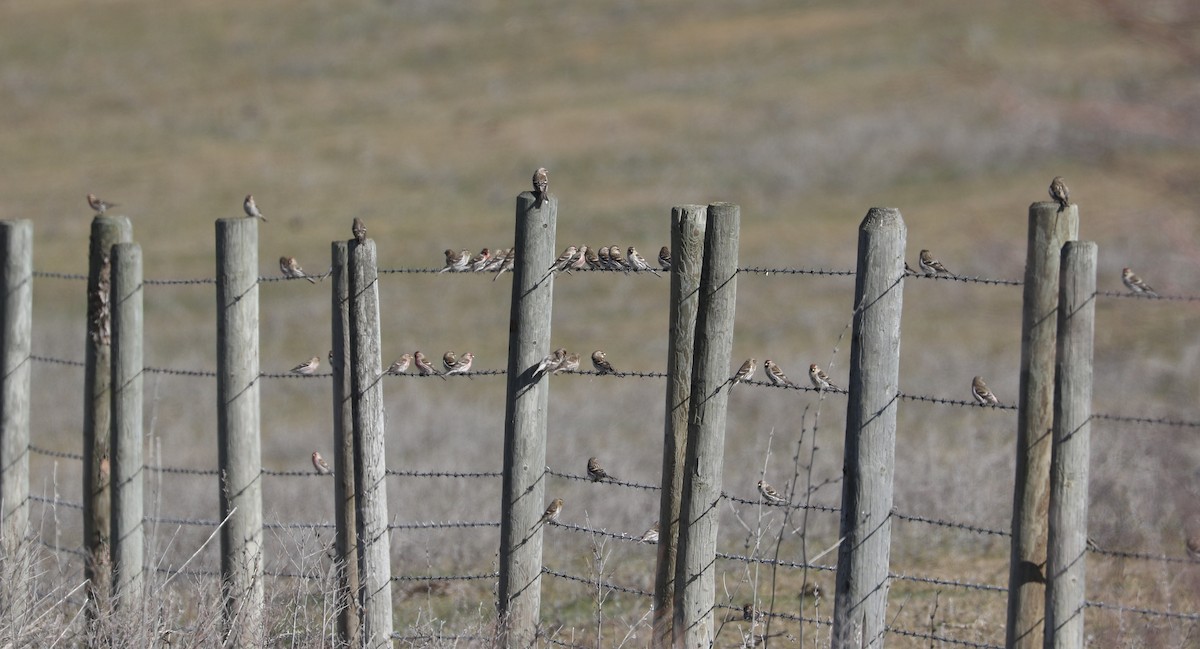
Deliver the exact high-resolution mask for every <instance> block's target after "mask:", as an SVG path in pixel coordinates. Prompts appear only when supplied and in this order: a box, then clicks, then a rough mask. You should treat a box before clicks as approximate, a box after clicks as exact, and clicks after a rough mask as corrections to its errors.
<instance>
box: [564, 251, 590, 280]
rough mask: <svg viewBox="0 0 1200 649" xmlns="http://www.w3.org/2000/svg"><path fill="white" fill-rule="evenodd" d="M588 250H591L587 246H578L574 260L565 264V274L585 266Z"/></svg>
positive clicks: (586, 265) (586, 264)
mask: <svg viewBox="0 0 1200 649" xmlns="http://www.w3.org/2000/svg"><path fill="white" fill-rule="evenodd" d="M590 252H591V250H590V249H588V247H587V246H579V254H577V255H575V260H574V261H572V262H571V263H570V265H568V266H567V274H568V275H569V274H570V273H571V271H573V270H583V269H584V268H587V267H588V260H587V256H588V253H590Z"/></svg>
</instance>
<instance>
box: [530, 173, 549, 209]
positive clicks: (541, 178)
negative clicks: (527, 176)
mask: <svg viewBox="0 0 1200 649" xmlns="http://www.w3.org/2000/svg"><path fill="white" fill-rule="evenodd" d="M549 187H550V176H549V174H547V173H546V168H545V167H538V170H537V171H535V172H533V193H534V194H537V201H536V202H534V204H533V206H534V207H536V208H538V209H541V208H542V203H544V202H546V190H547V189H548V188H549Z"/></svg>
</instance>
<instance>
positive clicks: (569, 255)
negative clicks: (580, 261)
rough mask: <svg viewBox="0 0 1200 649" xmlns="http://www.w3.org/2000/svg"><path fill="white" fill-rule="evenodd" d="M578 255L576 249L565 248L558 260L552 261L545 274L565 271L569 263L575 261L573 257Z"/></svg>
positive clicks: (573, 247) (572, 247) (571, 247)
mask: <svg viewBox="0 0 1200 649" xmlns="http://www.w3.org/2000/svg"><path fill="white" fill-rule="evenodd" d="M578 254H579V249H578V248H576V247H575V246H567V247H566V248H565V249H564V250H563V251H562V254H561V255H559V256H558V258H557V259H555V260H554V263H552V264H550V267H549V268H547V269H546V274H547V275H550V274H553V273H558V272H562V271H564V270H566V269H567V267H568V266H570V265H571V262H573V261H575V257H576V256H577V255H578Z"/></svg>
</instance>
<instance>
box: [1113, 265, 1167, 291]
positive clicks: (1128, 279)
mask: <svg viewBox="0 0 1200 649" xmlns="http://www.w3.org/2000/svg"><path fill="white" fill-rule="evenodd" d="M1121 281H1122V282H1124V283H1125V288H1127V289H1129V290H1130V291H1133V292H1134V293H1137V294H1139V295H1149V296H1151V297H1158V293H1155V292H1154V289H1152V288H1150V285H1149V284H1147V283H1146V282H1143V281H1142V278H1141V277H1138V276H1137V275H1135V274H1134V273H1133V271H1132V270H1129V269H1128V268H1122V269H1121Z"/></svg>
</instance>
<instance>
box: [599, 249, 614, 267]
mask: <svg viewBox="0 0 1200 649" xmlns="http://www.w3.org/2000/svg"><path fill="white" fill-rule="evenodd" d="M596 257H597V258H598V259H599V261H600V267H601V268H603V269H604V270H612V267H613V265H612V257H610V256H609V254H608V246H604V247H603V248H601V249H600V250H598V251H596Z"/></svg>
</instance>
